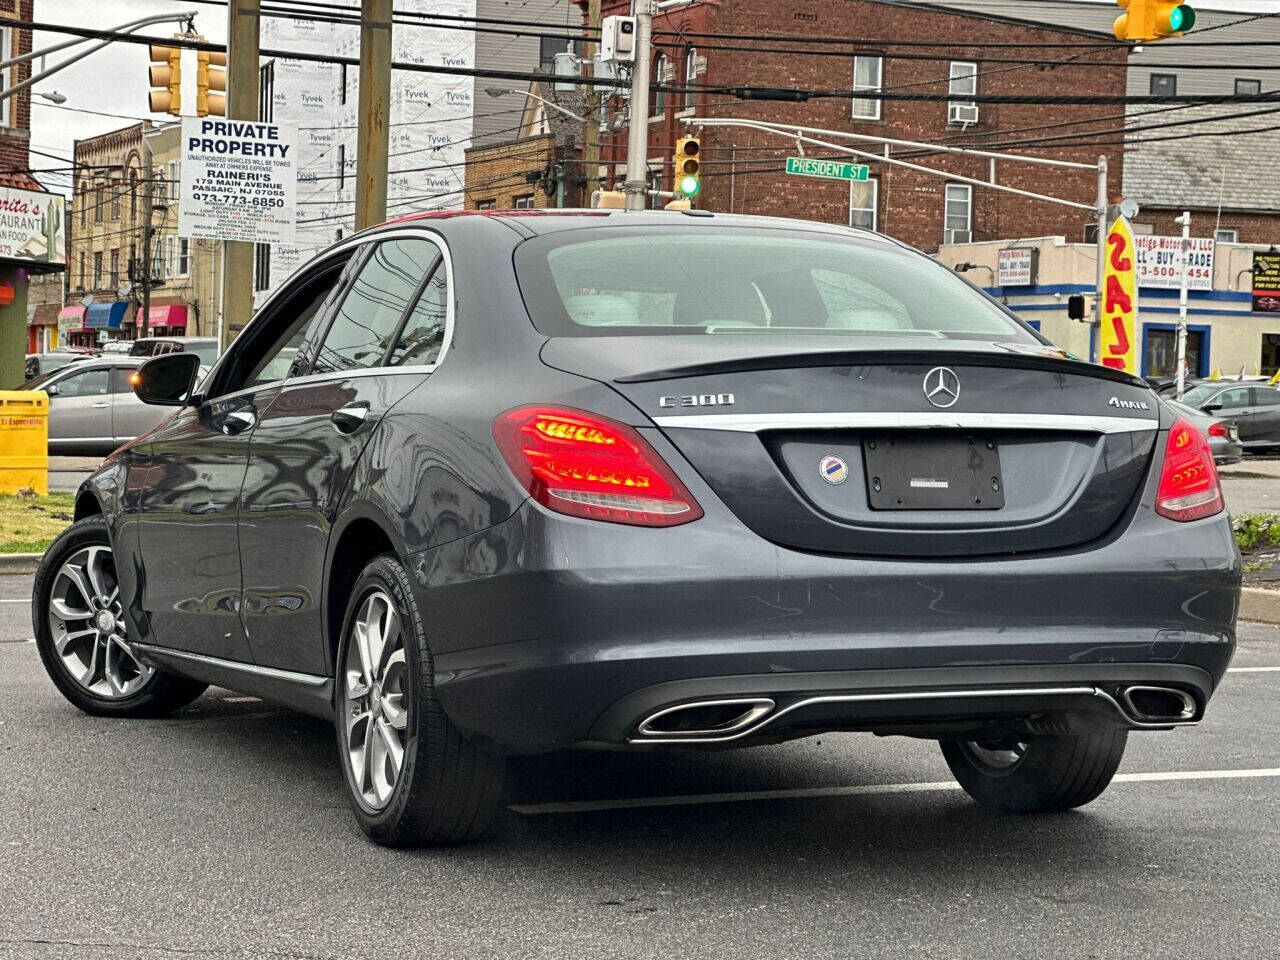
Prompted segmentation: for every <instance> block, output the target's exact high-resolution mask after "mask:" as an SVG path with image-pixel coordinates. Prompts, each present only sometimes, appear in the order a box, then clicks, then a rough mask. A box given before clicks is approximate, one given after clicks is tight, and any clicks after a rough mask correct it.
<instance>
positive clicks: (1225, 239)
mask: <svg viewBox="0 0 1280 960" xmlns="http://www.w3.org/2000/svg"><path fill="white" fill-rule="evenodd" d="M1213 241H1214V243H1239V242H1240V231H1239V230H1237V229H1236V228H1235V227H1219V228H1218V229H1217V230H1215V231H1213Z"/></svg>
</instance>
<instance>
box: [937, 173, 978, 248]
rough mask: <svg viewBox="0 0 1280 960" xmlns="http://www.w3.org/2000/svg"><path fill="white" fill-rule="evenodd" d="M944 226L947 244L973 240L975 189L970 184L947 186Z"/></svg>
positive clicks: (950, 184)
mask: <svg viewBox="0 0 1280 960" xmlns="http://www.w3.org/2000/svg"><path fill="white" fill-rule="evenodd" d="M942 226H943V241H944V242H945V243H968V242H969V241H970V240H971V239H972V238H973V232H972V231H973V187H971V186H969V184H967V183H948V184H947V195H946V201H945V205H944V208H943V224H942Z"/></svg>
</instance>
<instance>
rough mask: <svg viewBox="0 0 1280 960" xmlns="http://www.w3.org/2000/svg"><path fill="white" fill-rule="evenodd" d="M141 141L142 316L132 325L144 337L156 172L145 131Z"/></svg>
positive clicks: (147, 320)
mask: <svg viewBox="0 0 1280 960" xmlns="http://www.w3.org/2000/svg"><path fill="white" fill-rule="evenodd" d="M142 142H143V144H144V145H145V146H146V148H147V166H146V170H145V177H144V179H143V181H142V276H141V277H139V278H138V282H139V283H141V284H142V304H141V310H142V316H141V317H139V318H138V320H137V322H136V323H135V324H134V326H135V327H136V328H137V330H138V336H140V337H145V336H146V335H147V332H148V327H149V326H150V324H151V272H152V270H151V217H152V214H153V212H154V211H155V203H156V188H155V175H156V174H155V167H154V166H153V164H152V159H151V144H150V143H149V142H148V141H147V135H146V133H143V135H142ZM166 189H168V188H167V187H166Z"/></svg>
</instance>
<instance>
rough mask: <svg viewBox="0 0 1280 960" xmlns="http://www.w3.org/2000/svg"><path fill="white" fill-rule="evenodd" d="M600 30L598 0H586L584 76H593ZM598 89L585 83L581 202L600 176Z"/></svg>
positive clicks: (589, 201) (585, 200) (589, 196)
mask: <svg viewBox="0 0 1280 960" xmlns="http://www.w3.org/2000/svg"><path fill="white" fill-rule="evenodd" d="M599 32H600V0H587V42H586V43H585V44H584V45H583V48H582V52H583V60H584V61H585V62H586V66H587V76H589V77H593V78H594V77H595V72H596V66H595V57H596V50H597V49H598V48H597V46H596V41H595V38H596V36H597V34H599ZM599 111H600V91H598V90H597V89H596V88H595V84H590V85H589V86H588V87H587V109H586V110H585V111H584V113H585V114H586V117H587V122H586V124H585V125H584V126H583V130H582V169H583V174H584V180H585V183H584V184H583V186H582V192H583V201H584V202H583V204H582V205H583V206H584V207H585V206H589V205H590V203H591V192H592V191H593V190H595V188H596V183H597V181H598V180H599V177H600V117H599V116H598V113H599Z"/></svg>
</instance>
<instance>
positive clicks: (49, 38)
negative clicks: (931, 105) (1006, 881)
mask: <svg viewBox="0 0 1280 960" xmlns="http://www.w3.org/2000/svg"><path fill="white" fill-rule="evenodd" d="M352 2H353V3H354V0H352ZM1075 2H1078V3H1091V2H1092V3H1108V4H1114V0H1075ZM1194 2H1195V6H1197V7H1200V8H1202V9H1209V8H1211V7H1218V8H1226V9H1231V10H1240V11H1246V12H1255V11H1256V12H1258V13H1264V12H1272V11H1280V0H1194ZM999 5H1000V4H998V3H992V4H990V6H991V7H992V8H995V7H998V6H999ZM190 9H196V10H198V15H197V17H196V27H197V29H198V30H199V31H200V32H201V33H203V34H204V35H205V36H206V37H207V38H208V39H209V40H211V41H217V42H223V41H225V39H226V35H227V31H226V13H225V11H224V10H222V9H219V8H218V7H216V6H211V5H205V4H184V3H183V2H181V0H92V2H88V0H38V3H37V4H36V18H37V19H38V20H40V21H41V22H44V23H63V24H75V25H77V26H91V27H98V28H101V29H109V28H111V27H115V26H119V25H120V24H122V23H126V22H128V21H130V20H135V19H139V18H141V17H145V16H148V15H150V14H152V13H165V12H168V11H179V12H180V11H183V10H190ZM89 11H92V12H91V13H90V14H89V16H86V13H87V12H89ZM1117 12H1118V11H1117ZM144 32H148V33H150V34H152V35H154V36H158V37H165V36H168V35H169V33H170V32H171V31H170V29H169V28H168V26H167V25H161V26H158V27H150V28H147V29H146V31H144ZM59 39H65V35H62V34H55V33H49V32H38V33H37V34H36V37H35V46H36V48H37V49H39V48H41V47H45V46H48V45H49V44H51V43H55V42H57V41H58V40H59ZM64 56H66V54H55V55H54V56H53V57H52V58H50V63H51V64H52V63H53V62H56V61H57V60H59V59H61V58H62V57H64ZM147 67H148V60H147V55H146V48H145V47H142V46H138V45H135V44H126V43H116V44H111V45H110V46H107V47H105V48H104V49H102V50H99V51H98V52H96V53H93V54H91V55H89V56H88V57H86V58H85V59H84V60H82V61H80V62H79V63H77V64H75V65H73V66H71V67H68V68H67V69H66V70H64V71H62V72H61V73H59V74H58V75H57V76H54V77H52V78H50V79H48V80H45V81H42V82H41V83H39V84H37V85H36V89H37V91H41V92H45V93H51V92H54V91H56V92H58V93H61V94H63V95H65V96H66V97H67V102H66V104H65V105H64V107H63V108H58V107H54V106H52V105H50V104H49V103H47V102H46V101H45V100H42V99H41V98H40V97H33V98H32V104H31V148H32V155H31V161H32V162H31V165H32V166H33V167H35V168H37V169H40V168H48V167H64V168H65V167H66V166H68V164H67V163H66V162H65V161H66V159H69V158H70V157H71V150H72V141H74V140H76V139H77V138H83V137H90V136H94V135H96V134H99V133H105V132H106V131H108V130H112V129H115V128H117V127H121V126H124V125H126V124H128V123H129V122H130V121H131V120H133V119H137V118H142V117H146V116H148V114H147V113H146V109H147ZM70 108H74V109H70ZM89 110H96V111H101V112H103V113H108V114H113V115H115V116H97V115H95V114H92V113H85V112H79V111H89ZM37 151H39V152H37ZM41 153H48V154H53V155H55V156H56V157H61V158H64V159H63V160H62V161H59V160H56V159H53V158H51V157H46V156H42V155H41ZM46 179H47V184H46V185H47V186H48V187H49V188H50V189H64V190H65V188H66V186H67V178H66V177H65V176H64V177H59V176H49V177H47V178H46Z"/></svg>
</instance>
